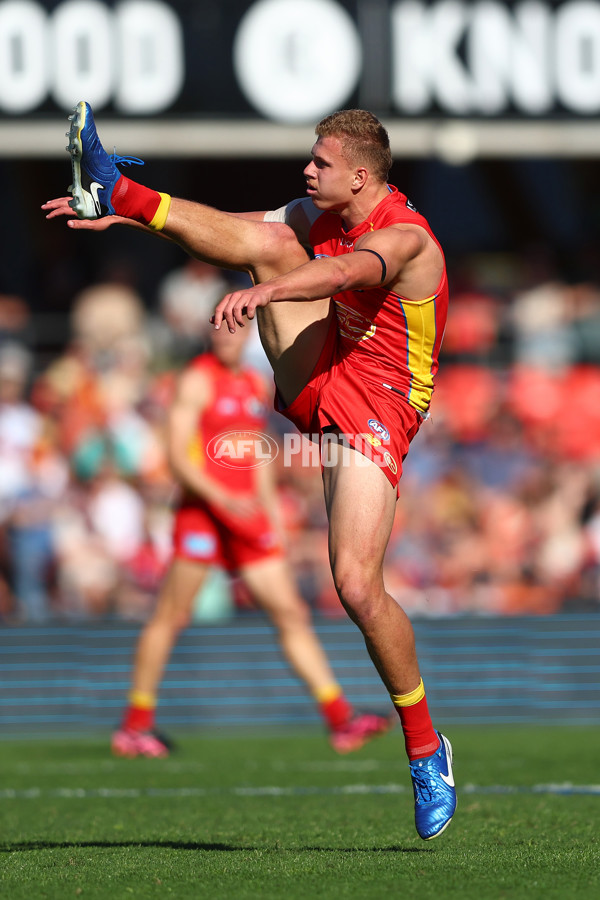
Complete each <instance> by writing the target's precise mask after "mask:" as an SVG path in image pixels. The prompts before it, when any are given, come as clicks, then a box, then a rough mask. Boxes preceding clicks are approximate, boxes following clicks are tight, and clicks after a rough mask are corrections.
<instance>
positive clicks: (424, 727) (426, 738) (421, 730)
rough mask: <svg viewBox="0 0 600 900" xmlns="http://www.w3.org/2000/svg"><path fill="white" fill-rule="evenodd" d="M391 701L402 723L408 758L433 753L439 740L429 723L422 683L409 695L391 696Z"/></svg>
mask: <svg viewBox="0 0 600 900" xmlns="http://www.w3.org/2000/svg"><path fill="white" fill-rule="evenodd" d="M392 700H393V701H394V706H395V707H396V712H397V713H398V715H399V716H400V722H401V723H402V731H403V732H404V744H405V746H406V753H407V756H408V758H409V759H410V760H413V759H420V758H422V757H424V756H431V754H432V753H435V751H436V750H437V748H438V747H439V744H440V739H439V737H438V736H437V732H436V730H435V728H434V727H433V724H432V722H431V717H430V715H429V709H428V707H427V697H426V696H425V688H424V687H423V682H422V681H421V682H420V684H419V687H418V688H417V689H416V690H414V691H412V692H411V693H410V694H392Z"/></svg>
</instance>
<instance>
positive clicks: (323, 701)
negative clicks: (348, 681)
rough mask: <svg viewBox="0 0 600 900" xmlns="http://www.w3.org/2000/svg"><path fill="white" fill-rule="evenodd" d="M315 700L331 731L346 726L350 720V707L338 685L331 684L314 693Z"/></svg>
mask: <svg viewBox="0 0 600 900" xmlns="http://www.w3.org/2000/svg"><path fill="white" fill-rule="evenodd" d="M315 699H316V701H317V703H318V704H319V710H320V712H321V715H322V716H323V718H324V719H325V721H326V722H327V725H328V727H329V728H330V729H331V731H335V730H336V729H337V728H341V727H342V726H343V725H346V723H347V722H348V721H349V720H350V719H351V718H352V707H351V706H350V704H349V703H348V701H347V699H346V698H345V696H344V694H343V692H342V689H341V687H340V686H339V685H338V684H331V685H328V686H327V687H324V688H321V689H319V690H317V691H315Z"/></svg>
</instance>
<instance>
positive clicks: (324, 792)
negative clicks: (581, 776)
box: [0, 782, 600, 800]
mask: <svg viewBox="0 0 600 900" xmlns="http://www.w3.org/2000/svg"><path fill="white" fill-rule="evenodd" d="M410 792H411V788H410V786H409V785H404V784H380V785H376V784H346V785H340V786H336V787H310V786H309V787H282V786H279V785H267V786H264V787H231V788H201V787H179V788H110V787H100V788H70V787H68V788H52V789H46V788H38V787H31V788H25V789H15V788H4V789H0V800H39V799H42V798H45V797H48V798H51V797H54V798H56V797H58V798H61V799H67V800H89V799H95V798H108V799H115V800H129V799H132V800H135V799H139V798H141V797H156V798H158V799H161V798H185V797H209V796H234V797H301V796H332V795H338V796H339V795H352V794H363V795H364V794H406V793H410ZM458 793H459V794H553V795H562V796H572V795H575V794H580V795H581V794H585V795H600V784H572V783H571V782H564V783H562V784H534V785H510V784H504V785H503V784H496V785H476V784H467V785H463V787H462V788H459V790H458Z"/></svg>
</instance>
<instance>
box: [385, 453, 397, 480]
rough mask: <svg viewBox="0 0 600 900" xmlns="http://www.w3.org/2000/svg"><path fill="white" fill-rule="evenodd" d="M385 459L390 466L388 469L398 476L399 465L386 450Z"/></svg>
mask: <svg viewBox="0 0 600 900" xmlns="http://www.w3.org/2000/svg"><path fill="white" fill-rule="evenodd" d="M383 458H384V459H385V461H386V463H387V465H388V469H389V470H390V472H391V473H392V475H397V474H398V463H397V462H396V460H395V459H394V457H393V456H392V454H391V453H389V452H388V451H387V450H386V451H385V453H384V454H383Z"/></svg>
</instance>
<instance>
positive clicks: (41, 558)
mask: <svg viewBox="0 0 600 900" xmlns="http://www.w3.org/2000/svg"><path fill="white" fill-rule="evenodd" d="M30 368H31V357H30V354H29V353H28V351H27V350H25V349H24V348H23V347H22V346H21V345H19V344H16V343H5V344H3V345H2V346H0V523H1V524H2V525H3V526H4V529H5V541H6V551H7V555H8V571H9V577H10V582H11V585H12V590H13V594H14V607H15V608H14V609H13V610H12V612H13V613H14V615H15V617H16V618H17V619H18V620H21V621H31V622H44V621H45V620H46V619H47V618H48V616H49V614H50V575H51V569H52V562H53V544H52V511H53V507H54V503H55V501H56V500H57V499H58V497H59V496H60V494H61V492H62V490H63V489H64V486H65V484H66V479H67V471H66V467H65V465H64V463H63V460H62V459H61V458H60V457H59V456H58V455H57V454H56V453H55V451H54V448H53V446H52V443H51V442H50V441H48V439H47V438H48V433H47V430H46V429H45V425H46V423H45V422H44V419H43V418H42V416H40V414H39V413H38V412H36V410H34V409H33V408H32V407H31V405H30V404H29V403H28V402H27V401H26V399H25V394H26V389H27V382H28V378H29V374H30Z"/></svg>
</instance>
